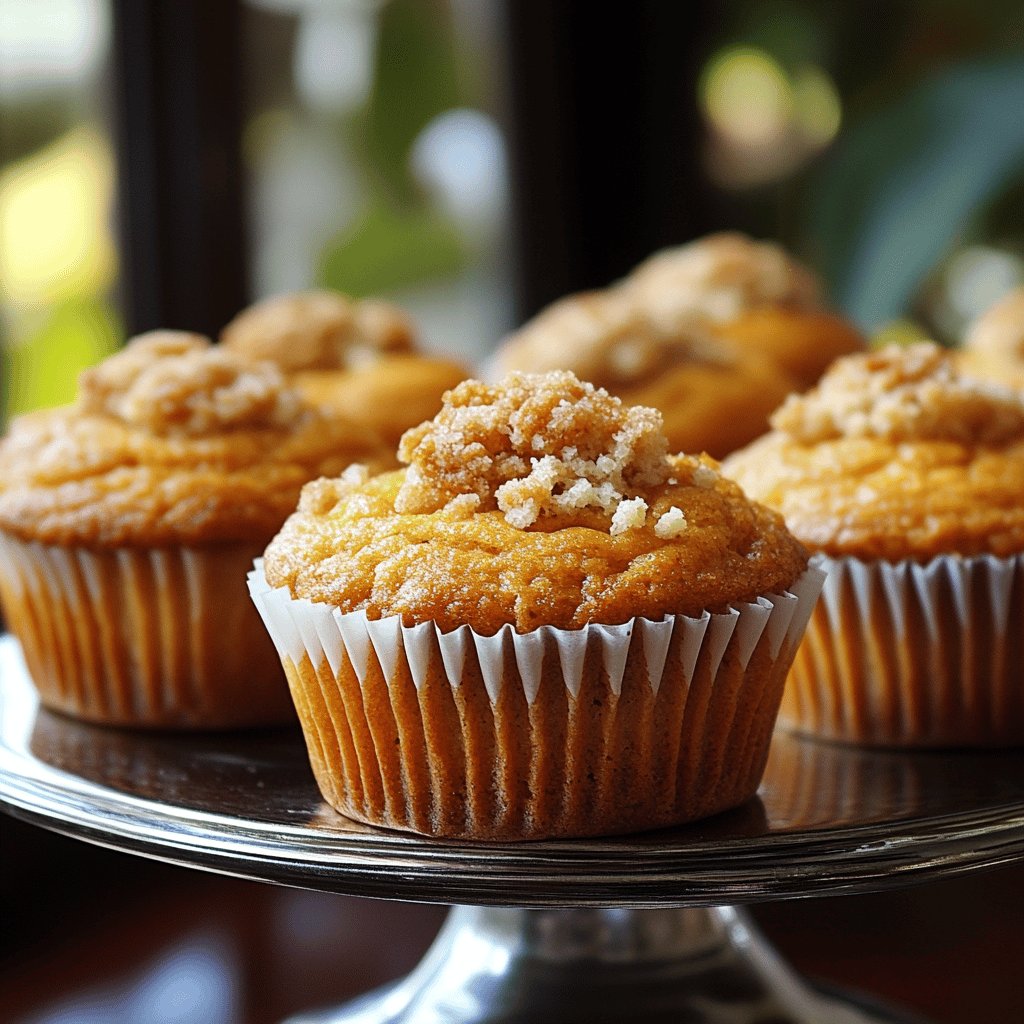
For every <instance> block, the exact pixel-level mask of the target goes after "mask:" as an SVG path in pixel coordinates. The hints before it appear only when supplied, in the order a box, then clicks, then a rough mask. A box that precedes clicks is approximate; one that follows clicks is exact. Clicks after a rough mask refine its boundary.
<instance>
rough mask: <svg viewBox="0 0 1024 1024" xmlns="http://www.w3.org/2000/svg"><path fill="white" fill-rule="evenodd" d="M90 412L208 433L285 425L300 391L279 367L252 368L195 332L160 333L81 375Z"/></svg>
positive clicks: (150, 427)
mask: <svg viewBox="0 0 1024 1024" xmlns="http://www.w3.org/2000/svg"><path fill="white" fill-rule="evenodd" d="M79 401H80V405H81V408H82V410H83V411H84V412H88V413H92V414H97V415H104V416H110V417H113V418H114V419H118V420H120V421H121V422H122V423H125V424H126V425H128V426H132V427H139V428H141V429H143V430H146V431H148V432H149V433H151V434H154V435H174V434H184V435H190V436H196V437H199V436H202V435H205V434H215V433H220V432H223V431H225V430H232V429H237V428H243V427H246V428H259V427H285V426H287V425H288V424H289V423H291V422H293V421H294V420H295V419H296V418H297V417H298V415H299V414H300V411H301V407H302V403H301V399H300V397H299V394H298V393H297V392H296V391H294V390H292V389H291V388H289V387H288V386H287V385H286V383H285V380H284V377H283V376H282V374H281V371H280V370H279V369H278V368H277V367H276V366H274V364H273V363H267V362H263V363H252V362H249V361H247V360H245V359H243V358H242V357H241V356H238V355H235V354H233V353H231V352H225V351H223V350H221V349H218V348H215V347H214V346H213V345H211V344H210V342H209V341H208V340H207V339H206V338H203V337H201V336H200V335H195V334H186V333H184V332H172V331H157V332H152V333H151V334H146V335H142V336H140V337H138V338H135V339H133V340H132V341H130V342H129V343H128V344H127V345H126V346H125V348H124V349H123V350H122V351H121V352H119V353H117V354H116V355H114V356H111V357H110V358H109V359H107V360H105V361H104V362H102V363H101V364H100V365H99V366H96V367H94V368H93V369H91V370H87V371H85V373H83V374H82V378H81V382H80V398H79Z"/></svg>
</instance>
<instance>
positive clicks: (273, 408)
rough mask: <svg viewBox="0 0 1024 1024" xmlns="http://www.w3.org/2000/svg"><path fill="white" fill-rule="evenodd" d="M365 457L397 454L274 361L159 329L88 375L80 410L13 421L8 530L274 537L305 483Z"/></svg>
mask: <svg viewBox="0 0 1024 1024" xmlns="http://www.w3.org/2000/svg"><path fill="white" fill-rule="evenodd" d="M357 461H363V462H372V463H373V464H374V465H376V466H378V467H382V466H384V465H388V464H390V462H391V460H390V459H389V458H388V455H387V453H386V452H385V451H384V449H383V446H382V444H381V442H380V439H379V438H378V437H377V436H376V435H375V434H373V433H372V432H371V431H369V430H367V429H366V428H365V427H363V426H362V425H361V424H358V423H355V422H353V421H351V420H347V419H345V418H344V417H342V416H340V415H331V416H328V415H327V414H326V413H324V412H322V411H321V410H319V409H317V408H314V407H312V406H310V405H307V404H305V403H303V401H302V399H301V397H300V395H299V394H298V392H296V391H294V390H293V389H292V388H290V387H288V386H287V385H286V383H285V380H284V377H283V376H282V374H281V371H280V370H279V369H278V368H277V367H276V366H274V365H273V364H271V363H249V362H247V361H245V360H244V359H242V358H241V357H239V356H237V355H233V354H231V353H230V352H225V351H222V350H220V349H218V348H215V347H213V346H212V345H211V344H210V342H209V341H208V340H207V339H205V338H202V337H199V336H197V335H188V334H184V333H177V332H157V333H154V334H151V335H146V336H143V337H142V338H139V339H136V340H134V341H133V342H131V343H130V344H129V345H128V346H126V348H125V349H124V350H123V351H121V352H119V353H118V354H116V355H114V356H111V357H110V358H109V359H107V360H105V361H104V362H103V363H101V364H100V365H98V366H97V367H95V368H93V369H91V370H89V371H87V372H86V373H85V374H83V375H82V378H81V381H80V394H79V398H78V401H77V402H76V403H75V404H74V405H71V406H68V407H66V408H63V409H55V410H47V411H44V412H38V413H33V414H30V415H28V416H24V417H20V418H18V419H16V420H15V421H14V422H13V423H12V424H11V429H10V431H9V432H8V436H7V437H6V438H4V439H3V441H2V443H0V529H4V530H8V531H10V532H12V533H15V534H17V535H18V536H20V537H23V538H25V539H28V540H40V541H43V542H46V543H57V544H66V543H73V544H88V545H91V546H108V545H115V546H116V545H123V544H129V545H131V544H140V545H146V546H149V545H162V544H177V543H211V542H217V541H222V540H241V539H257V540H258V539H266V538H267V537H269V536H270V535H271V534H272V533H273V532H274V530H275V529H277V527H278V526H280V524H281V523H282V522H283V521H284V519H285V517H286V516H287V515H288V513H289V512H290V511H291V510H292V509H293V508H294V506H295V501H296V499H297V498H298V495H299V491H300V488H301V487H302V485H303V484H304V483H305V482H306V481H308V480H310V479H313V478H315V477H317V476H319V475H321V474H335V473H340V472H341V471H342V470H344V469H345V467H346V466H347V465H349V464H350V463H352V462H357Z"/></svg>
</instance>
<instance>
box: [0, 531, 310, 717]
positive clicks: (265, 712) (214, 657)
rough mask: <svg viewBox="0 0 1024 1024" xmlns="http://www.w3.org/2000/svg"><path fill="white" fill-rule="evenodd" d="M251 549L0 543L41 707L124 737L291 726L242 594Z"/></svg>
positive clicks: (10, 616) (280, 685) (12, 617)
mask: <svg viewBox="0 0 1024 1024" xmlns="http://www.w3.org/2000/svg"><path fill="white" fill-rule="evenodd" d="M259 548H260V545H259V544H256V543H234V544H217V545H209V546H207V547H195V548H189V547H168V548H150V549H146V548H120V549H111V550H104V549H96V550H91V549H88V548H84V547H74V546H67V547H65V546H62V545H55V544H43V543H40V542H37V541H22V540H19V539H17V538H14V537H11V536H9V535H6V534H0V594H2V596H3V604H4V612H5V615H6V618H7V621H8V624H9V626H10V628H11V630H12V632H14V633H15V634H16V635H17V636H18V639H19V640H20V642H21V645H22V649H23V651H24V653H25V658H26V661H27V663H28V665H29V669H30V674H31V676H32V679H33V682H34V683H35V685H36V688H37V689H38V690H39V693H40V697H41V699H42V701H43V703H44V704H46V705H47V706H49V707H51V708H55V709H56V710H59V711H63V712H64V713H66V714H70V715H74V716H75V717H78V718H84V719H87V720H89V721H94V722H101V723H105V724H119V725H129V726H147V727H159V728H227V727H234V726H244V725H257V724H258V725H267V724H274V723H281V722H287V721H290V720H293V719H294V713H293V709H292V708H291V706H290V703H289V700H288V692H287V687H286V685H285V680H284V679H283V678H282V673H281V671H280V668H279V667H278V665H276V664H275V663H274V657H273V649H272V647H271V645H270V644H269V643H268V642H267V639H266V637H265V634H264V632H263V630H262V629H261V628H260V624H259V620H258V618H257V617H256V616H255V615H254V614H253V611H252V606H251V604H250V603H249V602H248V601H247V600H246V595H245V591H244V590H243V589H242V587H241V584H240V580H241V573H242V571H243V570H244V568H245V567H247V566H248V565H250V564H251V561H252V557H253V554H254V552H255V551H258V550H259ZM232 580H238V581H239V582H238V583H237V584H233V583H232Z"/></svg>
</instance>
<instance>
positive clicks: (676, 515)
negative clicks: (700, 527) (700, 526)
mask: <svg viewBox="0 0 1024 1024" xmlns="http://www.w3.org/2000/svg"><path fill="white" fill-rule="evenodd" d="M688 525H689V524H688V523H687V521H686V513H685V512H684V511H683V510H682V509H681V508H676V506H675V505H673V506H672V507H671V508H670V509H669V510H668V511H667V512H663V513H662V514H661V515H660V516H659V517H658V521H657V522H656V523H655V524H654V535H655V536H656V537H661V538H662V540H668V539H670V538H672V537H678V536H679V535H680V534H681V533H682V532H683V531H684V530H685V529H686V528H687V526H688Z"/></svg>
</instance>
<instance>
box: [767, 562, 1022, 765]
mask: <svg viewBox="0 0 1024 1024" xmlns="http://www.w3.org/2000/svg"><path fill="white" fill-rule="evenodd" d="M818 564H819V565H820V566H821V568H822V569H824V570H825V571H826V572H827V574H828V576H827V579H826V582H825V586H824V588H823V590H822V598H821V601H820V602H819V604H818V606H817V607H816V608H815V610H814V613H813V615H812V616H811V621H810V623H809V626H808V629H807V635H806V637H805V639H804V642H803V644H802V646H801V647H800V650H799V651H798V652H797V656H796V659H795V661H794V664H793V670H792V673H791V675H790V680H789V683H788V685H787V687H786V693H785V696H784V698H783V702H782V709H781V712H780V716H779V720H780V724H782V725H783V726H784V727H786V728H789V729H793V730H796V731H798V732H803V733H808V734H812V735H815V736H818V737H823V738H826V739H830V740H837V741H842V742H849V743H862V744H870V745H877V746H890V747H931V748H939V747H996V746H1011V745H1017V744H1021V743H1024V629H1022V627H1024V556H1016V557H1011V558H997V557H995V556H991V555H983V556H978V557H974V558H960V557H957V556H953V555H941V556H939V557H937V558H935V559H933V560H932V561H930V562H927V563H924V564H918V563H915V562H896V563H890V562H881V561H876V562H868V561H861V560H859V559H856V558H825V557H822V558H820V560H819V561H818Z"/></svg>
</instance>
